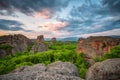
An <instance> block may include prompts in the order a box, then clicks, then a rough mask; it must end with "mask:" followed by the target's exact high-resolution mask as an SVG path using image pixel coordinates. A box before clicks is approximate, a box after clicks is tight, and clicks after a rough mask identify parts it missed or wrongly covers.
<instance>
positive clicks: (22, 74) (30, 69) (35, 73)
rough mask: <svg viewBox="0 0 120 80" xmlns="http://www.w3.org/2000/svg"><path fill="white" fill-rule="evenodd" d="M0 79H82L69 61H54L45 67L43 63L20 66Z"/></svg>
mask: <svg viewBox="0 0 120 80" xmlns="http://www.w3.org/2000/svg"><path fill="white" fill-rule="evenodd" d="M0 80H83V79H81V78H80V77H79V73H78V71H77V68H76V67H75V66H74V65H73V64H71V63H70V62H59V61H58V62H55V63H52V64H50V65H48V66H47V67H46V66H45V65H43V64H37V65H34V66H24V67H20V68H18V69H16V70H14V71H12V72H11V73H9V74H6V75H1V76H0Z"/></svg>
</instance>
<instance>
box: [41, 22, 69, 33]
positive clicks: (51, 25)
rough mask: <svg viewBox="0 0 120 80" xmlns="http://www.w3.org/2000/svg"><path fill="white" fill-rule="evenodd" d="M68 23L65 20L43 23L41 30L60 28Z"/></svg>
mask: <svg viewBox="0 0 120 80" xmlns="http://www.w3.org/2000/svg"><path fill="white" fill-rule="evenodd" d="M67 25H68V23H67V22H60V21H57V22H48V23H43V24H42V25H41V26H42V27H41V28H42V29H43V30H48V31H56V30H59V29H60V28H64V27H66V26H67Z"/></svg>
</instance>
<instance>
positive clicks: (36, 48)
mask: <svg viewBox="0 0 120 80" xmlns="http://www.w3.org/2000/svg"><path fill="white" fill-rule="evenodd" d="M47 50H48V46H47V45H46V44H45V41H44V36H43V35H40V36H38V37H37V41H36V43H35V44H34V45H33V47H32V49H31V51H30V52H31V53H36V52H43V51H47Z"/></svg>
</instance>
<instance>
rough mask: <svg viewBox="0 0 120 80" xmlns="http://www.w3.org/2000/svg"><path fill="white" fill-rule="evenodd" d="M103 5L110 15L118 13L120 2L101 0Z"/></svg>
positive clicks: (118, 0) (117, 0)
mask: <svg viewBox="0 0 120 80" xmlns="http://www.w3.org/2000/svg"><path fill="white" fill-rule="evenodd" d="M103 5H106V7H107V8H109V10H110V11H111V12H112V13H120V0H103Z"/></svg>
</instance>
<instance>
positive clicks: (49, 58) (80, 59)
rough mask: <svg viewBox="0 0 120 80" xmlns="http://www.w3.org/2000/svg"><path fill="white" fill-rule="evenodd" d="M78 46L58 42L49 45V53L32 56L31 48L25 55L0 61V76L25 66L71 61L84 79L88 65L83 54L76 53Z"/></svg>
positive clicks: (20, 54)
mask: <svg viewBox="0 0 120 80" xmlns="http://www.w3.org/2000/svg"><path fill="white" fill-rule="evenodd" d="M47 44H48V42H47ZM76 45H77V43H76V42H66V43H65V42H56V43H54V44H52V45H49V50H48V51H46V52H38V53H36V54H31V53H30V52H29V48H31V47H29V48H28V50H27V51H26V52H25V53H16V54H15V55H14V56H7V57H6V58H4V59H0V74H6V73H9V72H10V71H12V70H14V69H15V68H18V67H20V66H25V65H34V64H37V63H43V64H45V65H48V64H50V63H52V62H55V61H63V62H68V61H69V62H71V63H73V64H75V65H76V66H77V68H78V70H79V73H80V77H81V78H84V77H85V74H86V71H87V69H88V63H87V62H86V61H85V59H84V55H83V54H82V53H81V54H77V53H76V51H75V49H76Z"/></svg>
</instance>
